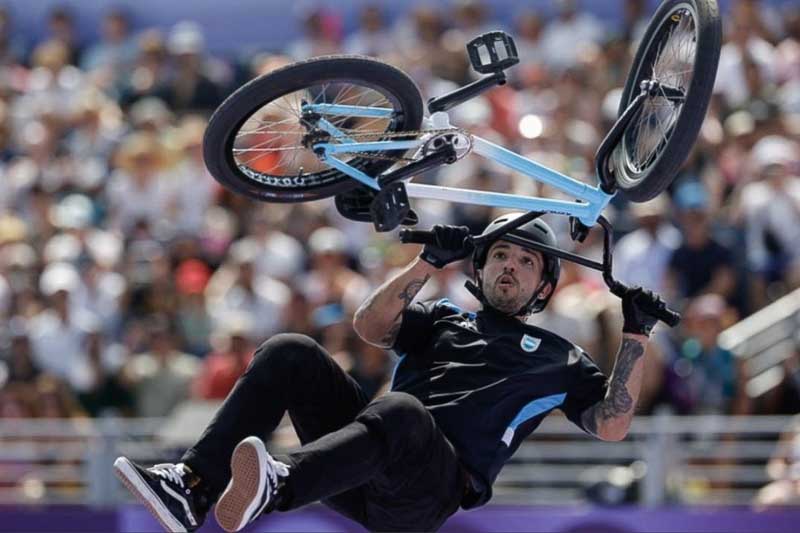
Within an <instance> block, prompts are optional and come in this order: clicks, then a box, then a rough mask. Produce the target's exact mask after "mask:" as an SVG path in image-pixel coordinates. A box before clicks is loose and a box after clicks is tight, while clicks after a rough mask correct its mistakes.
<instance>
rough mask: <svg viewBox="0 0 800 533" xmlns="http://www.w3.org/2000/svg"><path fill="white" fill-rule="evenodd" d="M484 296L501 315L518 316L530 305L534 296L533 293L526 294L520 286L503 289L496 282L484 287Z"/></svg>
mask: <svg viewBox="0 0 800 533" xmlns="http://www.w3.org/2000/svg"><path fill="white" fill-rule="evenodd" d="M483 295H484V297H485V298H486V301H487V302H488V303H489V305H491V306H492V307H494V308H495V309H497V310H498V311H500V312H501V313H504V314H506V315H516V314H517V313H518V312H519V310H520V309H522V307H523V306H524V305H525V304H526V303H528V300H529V299H530V298H531V296H533V292H531V293H528V294H525V292H524V291H523V290H522V288H521V287H520V286H519V284H516V285H515V286H513V287H503V286H501V285H499V284H498V283H497V280H495V283H492V284H491V285H490V286H488V287H484V289H483Z"/></svg>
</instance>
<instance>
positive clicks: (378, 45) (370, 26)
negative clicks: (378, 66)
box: [344, 4, 399, 57]
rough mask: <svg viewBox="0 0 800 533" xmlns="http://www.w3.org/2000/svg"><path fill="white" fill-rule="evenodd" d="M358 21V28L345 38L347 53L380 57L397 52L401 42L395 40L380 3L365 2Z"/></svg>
mask: <svg viewBox="0 0 800 533" xmlns="http://www.w3.org/2000/svg"><path fill="white" fill-rule="evenodd" d="M358 23H359V25H358V30H356V31H355V32H354V33H353V34H352V35H350V36H349V37H348V38H347V39H346V40H345V43H344V51H345V52H346V53H348V54H359V55H365V56H374V57H379V56H385V55H387V54H392V53H395V52H396V49H397V47H398V46H399V43H396V42H395V41H394V39H393V36H392V33H391V31H390V30H389V27H388V26H387V24H386V16H385V15H384V13H383V10H382V8H381V6H380V5H378V4H365V5H364V7H362V8H361V10H360V11H359V14H358Z"/></svg>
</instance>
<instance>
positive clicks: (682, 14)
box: [612, 0, 722, 202]
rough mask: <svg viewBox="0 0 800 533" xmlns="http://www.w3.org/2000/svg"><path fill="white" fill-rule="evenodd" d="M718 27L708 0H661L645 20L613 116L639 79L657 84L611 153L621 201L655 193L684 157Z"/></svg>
mask: <svg viewBox="0 0 800 533" xmlns="http://www.w3.org/2000/svg"><path fill="white" fill-rule="evenodd" d="M721 33H722V30H721V23H720V18H719V10H718V7H717V3H716V2H715V1H714V0H667V1H665V2H663V3H662V4H661V5H660V6H659V8H658V10H657V11H656V13H655V14H654V15H653V18H652V19H651V20H650V23H649V25H648V27H647V29H646V31H645V33H644V36H643V37H642V41H641V43H640V44H639V48H638V50H637V52H636V56H635V58H634V61H633V66H632V68H631V71H630V74H629V75H628V79H627V81H626V83H625V89H624V90H623V93H622V99H621V101H620V107H619V113H620V115H621V114H622V112H623V111H625V109H627V107H628V106H629V105H630V103H631V102H632V101H633V100H634V99H635V98H636V97H637V96H638V95H639V93H640V92H641V90H642V89H641V85H642V82H645V81H655V82H656V83H657V84H658V85H656V87H657V89H656V90H655V91H653V92H654V94H651V95H649V96H648V97H647V98H646V99H645V101H644V103H643V104H642V108H641V111H640V112H639V114H638V116H637V117H636V118H634V120H633V122H632V123H631V124H630V125H629V126H628V127H627V129H626V130H625V132H624V134H623V136H622V139H621V140H620V143H619V144H618V145H617V147H616V149H615V150H614V153H613V155H612V165H613V169H614V176H615V179H616V182H617V185H618V186H619V188H620V189H621V190H623V191H625V193H626V196H627V197H628V198H629V199H631V200H633V201H636V202H644V201H647V200H650V199H652V198H654V197H655V196H657V195H658V194H660V193H661V192H662V191H663V190H664V189H666V188H667V187H668V186H669V184H670V183H672V180H673V179H674V178H675V175H676V173H677V172H678V169H679V168H680V167H681V165H682V164H683V163H684V161H685V160H686V157H687V156H688V155H689V151H690V150H691V149H692V146H693V145H694V142H695V140H696V139H697V135H698V133H699V131H700V126H701V125H702V122H703V119H704V117H705V114H706V110H707V108H708V102H709V100H710V99H711V90H712V88H713V86H714V79H715V77H716V72H717V64H718V63H719V51H720V41H721ZM671 89H676V90H677V91H679V92H677V93H676V92H675V91H671ZM676 94H677V95H680V94H682V97H681V96H676Z"/></svg>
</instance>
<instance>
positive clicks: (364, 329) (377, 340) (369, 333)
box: [353, 312, 385, 348]
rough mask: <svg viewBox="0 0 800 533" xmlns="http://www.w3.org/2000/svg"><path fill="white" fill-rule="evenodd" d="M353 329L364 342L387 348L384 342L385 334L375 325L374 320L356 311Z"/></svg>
mask: <svg viewBox="0 0 800 533" xmlns="http://www.w3.org/2000/svg"><path fill="white" fill-rule="evenodd" d="M353 330H354V331H355V332H356V335H358V336H359V337H360V338H361V340H363V341H364V342H366V343H368V344H372V345H373V346H379V347H381V348H385V346H384V345H383V342H382V340H383V334H382V333H381V332H380V331H379V330H378V328H376V327H375V321H374V320H367V319H365V318H364V316H363V315H359V313H358V312H356V314H355V316H353Z"/></svg>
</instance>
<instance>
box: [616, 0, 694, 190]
mask: <svg viewBox="0 0 800 533" xmlns="http://www.w3.org/2000/svg"><path fill="white" fill-rule="evenodd" d="M696 21H697V17H696V14H695V12H694V10H693V9H692V8H691V6H690V5H689V4H681V5H678V6H676V8H675V9H674V10H673V11H671V12H670V13H669V14H668V15H667V16H666V17H665V20H664V21H662V23H661V26H660V28H659V30H658V33H657V35H656V36H655V38H654V39H653V41H652V43H651V44H650V49H649V50H648V52H647V55H646V57H645V58H644V61H643V62H642V63H643V66H642V68H641V70H640V72H639V73H638V75H637V77H636V83H635V85H634V86H633V87H632V90H631V94H630V100H632V99H633V98H634V97H635V93H634V91H636V90H637V89H638V87H639V84H640V83H641V81H642V80H647V79H650V80H655V81H657V82H658V83H659V84H660V85H666V86H669V87H673V88H677V89H680V90H681V91H682V92H683V94H684V102H685V99H686V97H687V95H688V92H689V87H690V85H691V82H692V78H693V74H694V67H695V62H696V59H697V39H698V31H697V22H696ZM684 102H673V101H670V100H669V99H668V98H667V97H666V95H665V93H664V90H663V89H659V91H658V92H657V93H656V94H655V95H653V96H649V97H648V98H646V99H645V101H644V103H643V104H642V109H641V111H640V113H639V115H638V117H637V118H636V119H635V120H634V122H633V123H632V124H631V125H630V126H629V127H628V129H627V130H626V132H625V135H624V137H623V146H624V155H625V167H626V169H627V174H628V175H629V179H628V181H630V182H634V183H635V182H637V181H640V180H641V179H642V178H643V177H644V174H645V173H646V171H647V170H648V169H649V168H650V167H652V166H653V165H654V164H655V163H656V161H658V159H659V158H660V157H661V155H662V154H663V152H664V150H665V149H666V146H667V143H668V142H669V139H670V137H671V135H672V131H673V130H674V128H675V125H676V123H677V121H678V118H679V116H680V114H681V111H682V110H683V106H684Z"/></svg>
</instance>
